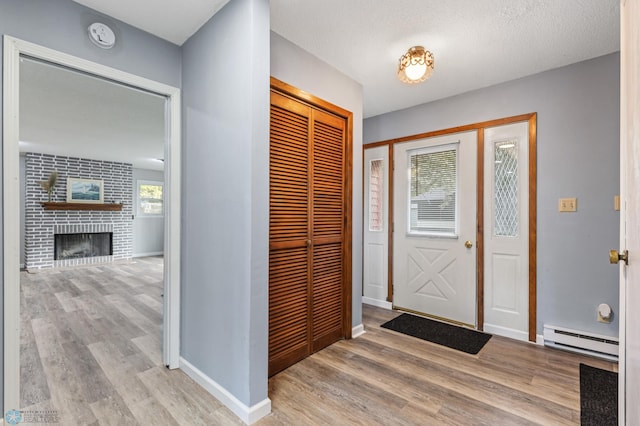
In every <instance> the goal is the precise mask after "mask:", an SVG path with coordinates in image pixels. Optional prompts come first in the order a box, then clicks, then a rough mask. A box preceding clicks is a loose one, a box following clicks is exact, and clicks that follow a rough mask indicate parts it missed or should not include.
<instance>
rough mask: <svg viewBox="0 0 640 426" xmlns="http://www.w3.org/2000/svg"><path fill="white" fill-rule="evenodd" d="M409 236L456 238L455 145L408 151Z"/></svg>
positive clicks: (456, 175) (456, 171)
mask: <svg viewBox="0 0 640 426" xmlns="http://www.w3.org/2000/svg"><path fill="white" fill-rule="evenodd" d="M409 167H410V170H409V233H410V234H412V233H414V234H434V235H440V236H455V235H457V220H456V213H457V209H456V205H457V197H458V192H457V188H458V145H457V144H454V145H445V146H438V147H434V148H426V149H420V150H414V151H409Z"/></svg>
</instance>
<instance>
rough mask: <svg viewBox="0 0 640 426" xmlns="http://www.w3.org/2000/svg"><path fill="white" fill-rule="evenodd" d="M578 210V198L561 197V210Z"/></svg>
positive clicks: (559, 202) (559, 209) (559, 205)
mask: <svg viewBox="0 0 640 426" xmlns="http://www.w3.org/2000/svg"><path fill="white" fill-rule="evenodd" d="M577 210H578V199H577V198H560V200H558V211H559V212H575V211H577Z"/></svg>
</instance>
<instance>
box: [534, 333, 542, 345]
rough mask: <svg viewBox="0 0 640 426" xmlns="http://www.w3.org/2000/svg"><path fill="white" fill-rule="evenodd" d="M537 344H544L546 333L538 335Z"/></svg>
mask: <svg viewBox="0 0 640 426" xmlns="http://www.w3.org/2000/svg"><path fill="white" fill-rule="evenodd" d="M536 345H540V346H544V335H542V334H537V335H536Z"/></svg>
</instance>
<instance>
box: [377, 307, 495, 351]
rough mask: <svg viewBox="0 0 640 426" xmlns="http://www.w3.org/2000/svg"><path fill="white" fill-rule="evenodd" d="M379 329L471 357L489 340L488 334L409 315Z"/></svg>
mask: <svg viewBox="0 0 640 426" xmlns="http://www.w3.org/2000/svg"><path fill="white" fill-rule="evenodd" d="M381 327H383V328H386V329H389V330H393V331H397V332H399V333H402V334H406V335H409V336H413V337H417V338H418V339H422V340H427V341H429V342H432V343H437V344H439V345H443V346H446V347H448V348H451V349H457V350H459V351H462V352H466V353H468V354H472V355H475V354H477V353H478V352H480V349H482V348H483V346H484V345H485V344H486V343H487V342H488V341H489V339H491V335H490V334H486V333H480V332H479V331H475V330H471V329H468V328H464V327H458V326H455V325H450V324H446V323H444V322H440V321H434V320H430V319H428V318H423V317H419V316H417V315H410V314H402V315H400V316H398V317H396V318H394V319H392V320H391V321H387V322H385V323H384V324H382V325H381Z"/></svg>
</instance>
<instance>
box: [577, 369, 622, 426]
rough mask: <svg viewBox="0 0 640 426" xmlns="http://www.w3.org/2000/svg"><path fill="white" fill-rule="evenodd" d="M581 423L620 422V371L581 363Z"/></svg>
mask: <svg viewBox="0 0 640 426" xmlns="http://www.w3.org/2000/svg"><path fill="white" fill-rule="evenodd" d="M580 424H581V425H582V426H606V425H612V426H616V425H617V424H618V373H615V372H613V371H607V370H602V369H600V368H595V367H591V366H588V365H585V364H580Z"/></svg>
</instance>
